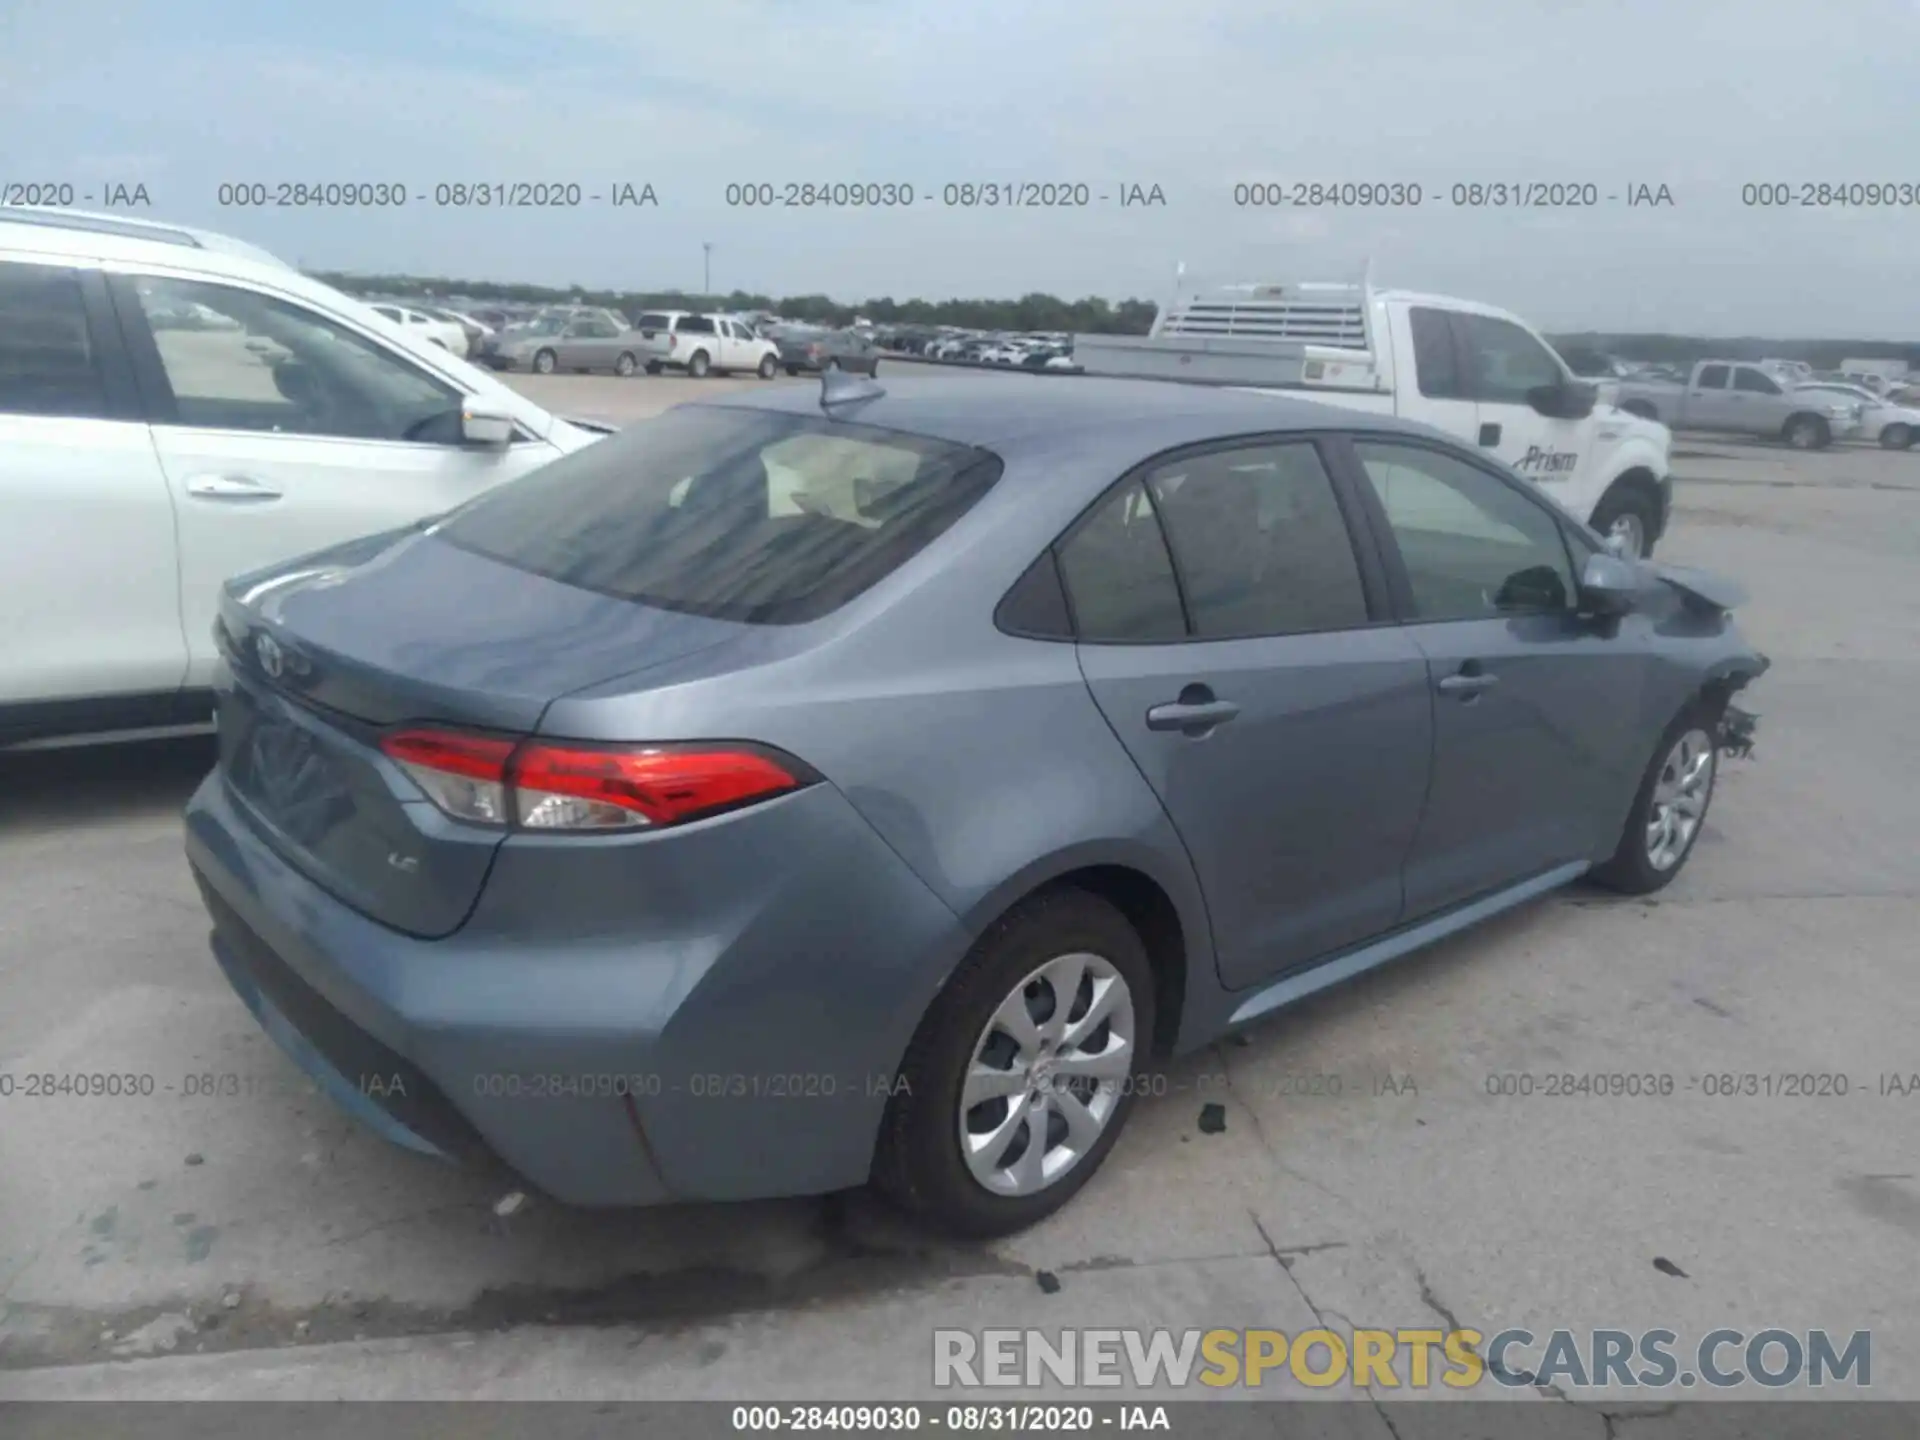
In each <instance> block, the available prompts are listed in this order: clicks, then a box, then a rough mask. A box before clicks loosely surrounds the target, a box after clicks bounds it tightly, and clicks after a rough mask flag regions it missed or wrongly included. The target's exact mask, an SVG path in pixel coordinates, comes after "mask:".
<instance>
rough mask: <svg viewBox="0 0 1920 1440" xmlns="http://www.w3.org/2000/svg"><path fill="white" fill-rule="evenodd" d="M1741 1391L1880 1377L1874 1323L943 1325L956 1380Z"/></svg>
mask: <svg viewBox="0 0 1920 1440" xmlns="http://www.w3.org/2000/svg"><path fill="white" fill-rule="evenodd" d="M1488 1381H1491V1382H1492V1383H1494V1384H1496V1385H1502V1386H1506V1387H1508V1388H1512V1389H1520V1388H1525V1387H1530V1386H1547V1385H1551V1386H1554V1387H1556V1388H1559V1389H1561V1390H1586V1389H1599V1388H1608V1389H1613V1388H1624V1389H1651V1390H1670V1389H1682V1390H1688V1389H1696V1388H1697V1387H1700V1386H1706V1387H1708V1388H1709V1389H1714V1390H1727V1389H1732V1388H1734V1387H1737V1386H1748V1385H1752V1386H1759V1387H1762V1388H1764V1389H1770V1390H1779V1389H1783V1388H1786V1387H1789V1386H1805V1387H1807V1388H1810V1389H1821V1388H1824V1387H1826V1386H1830V1385H1849V1386H1852V1387H1854V1388H1857V1389H1862V1390H1864V1389H1867V1388H1868V1387H1869V1386H1870V1385H1871V1384H1872V1383H1873V1335H1872V1332H1871V1331H1866V1330H1855V1331H1852V1332H1851V1333H1849V1334H1846V1335H1844V1336H1841V1335H1838V1334H1835V1333H1829V1332H1828V1331H1825V1330H1805V1331H1794V1330H1783V1329H1778V1328H1769V1329H1764V1330H1756V1331H1751V1332H1749V1331H1745V1330H1713V1331H1709V1332H1708V1333H1707V1334H1706V1335H1704V1336H1702V1337H1701V1338H1700V1339H1699V1341H1698V1342H1696V1343H1694V1344H1692V1345H1691V1346H1688V1345H1685V1344H1683V1343H1682V1342H1681V1340H1680V1337H1679V1335H1678V1334H1676V1333H1675V1332H1674V1331H1672V1330H1643V1331H1637V1332H1636V1331H1629V1330H1604V1329H1603V1330H1554V1331H1552V1332H1550V1333H1548V1334H1545V1335H1536V1334H1534V1332H1532V1331H1530V1330H1521V1329H1511V1330H1502V1331H1500V1332H1499V1333H1497V1334H1495V1335H1492V1336H1487V1335H1484V1334H1482V1333H1481V1332H1480V1331H1478V1330H1465V1329H1457V1330H1427V1329H1406V1330H1379V1329H1353V1330H1346V1331H1339V1330H1333V1329H1327V1328H1320V1329H1313V1330H1302V1331H1300V1332H1299V1333H1297V1334H1294V1335H1288V1334H1287V1333H1286V1332H1285V1331H1283V1330H1178V1331H1176V1330H1057V1331H1052V1332H1048V1331H1043V1330H980V1331H972V1330H936V1331H934V1332H933V1383H934V1385H935V1386H937V1387H940V1388H942V1389H947V1388H961V1389H993V1388H1003V1387H1004V1388H1024V1389H1030V1390H1032V1389H1042V1388H1045V1387H1048V1386H1063V1387H1066V1388H1069V1389H1079V1388H1082V1387H1091V1388H1112V1387H1121V1386H1131V1387H1133V1388H1135V1389H1140V1390H1149V1389H1155V1388H1159V1387H1170V1388H1172V1389H1176V1390H1178V1389H1184V1388H1186V1387H1188V1386H1190V1385H1195V1384H1199V1385H1205V1386H1210V1387H1213V1388H1215V1389H1219V1388H1225V1387H1232V1386H1241V1387H1248V1388H1258V1387H1260V1386H1262V1385H1268V1384H1271V1385H1274V1386H1276V1387H1278V1386H1282V1385H1287V1384H1295V1385H1304V1386H1307V1387H1309V1388H1313V1389H1326V1388H1329V1387H1332V1386H1339V1385H1347V1386H1352V1387H1353V1388H1355V1389H1374V1388H1379V1389H1386V1390H1399V1389H1407V1390H1427V1389H1432V1388H1434V1387H1436V1386H1442V1387H1445V1388H1446V1389H1449V1390H1469V1389H1473V1388H1474V1387H1476V1386H1481V1385H1484V1384H1485V1383H1487V1382H1488Z"/></svg>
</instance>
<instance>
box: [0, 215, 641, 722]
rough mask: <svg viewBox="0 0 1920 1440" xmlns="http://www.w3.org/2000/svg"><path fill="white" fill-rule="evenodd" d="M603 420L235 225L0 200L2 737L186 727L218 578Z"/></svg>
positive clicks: (471, 479) (493, 470) (207, 652)
mask: <svg viewBox="0 0 1920 1440" xmlns="http://www.w3.org/2000/svg"><path fill="white" fill-rule="evenodd" d="M604 433H606V427H604V426H598V427H596V426H591V425H583V424H578V423H575V422H570V421H566V420H561V419H559V418H557V417H555V416H553V415H550V414H548V413H547V412H546V411H545V410H542V409H541V408H540V407H539V406H537V405H534V404H532V403H530V402H529V401H527V400H526V399H524V398H522V397H521V396H520V395H518V394H516V393H514V392H513V391H512V390H509V389H508V388H507V387H506V386H504V385H502V384H501V383H500V382H499V381H497V380H495V379H493V378H492V377H490V376H488V375H486V374H484V373H482V372H481V371H479V370H477V369H475V368H474V367H473V366H471V365H468V364H467V363H466V362H465V361H463V360H460V359H457V358H455V357H454V356H453V355H452V354H450V353H449V352H448V351H447V350H445V349H443V348H441V347H440V346H439V345H436V344H434V343H433V342H432V341H431V340H429V339H427V338H425V337H424V336H422V335H421V334H420V333H419V330H418V329H416V328H413V327H406V328H401V327H396V326H395V325H394V324H393V323H392V322H390V321H388V320H386V319H384V318H382V317H381V316H378V315H376V314H375V313H374V312H373V311H372V310H371V309H370V308H369V307H367V306H366V305H363V304H361V303H360V302H359V301H357V300H353V299H350V298H348V297H347V296H345V295H342V294H340V293H339V292H338V291H336V290H333V289H330V288H329V287H327V286H325V285H322V284H319V283H318V282H316V281H313V280H310V279H308V278H306V277H305V276H303V275H301V274H300V273H299V272H298V271H296V270H294V269H293V268H292V267H291V266H289V265H287V264H285V263H284V262H282V261H280V260H277V259H275V258H274V257H273V256H271V255H268V254H266V253H265V252H264V251H261V250H256V249H255V248H254V247H252V246H250V245H246V244H243V243H242V242H240V241H237V240H232V239H229V238H227V237H225V236H221V235H213V234H209V233H207V232H204V231H196V230H186V229H179V228H174V227H170V226H165V225H156V224H152V223H149V222H145V221H136V220H130V219H126V218H124V217H117V216H97V215H85V214H79V213H76V212H72V211H49V210H38V209H31V210H26V209H8V208H0V634H4V635H5V636H6V637H7V638H6V642H5V645H4V646H3V647H0V657H3V658H0V748H6V747H8V746H17V745H21V744H50V743H62V742H65V741H67V740H70V739H73V738H76V737H92V736H101V737H108V736H113V737H124V736H134V735H143V734H154V733H167V732H182V731H187V730H191V729H197V728H201V727H204V726H205V725H207V724H208V723H209V718H210V716H211V714H212V711H213V703H212V698H211V694H210V690H209V686H210V685H211V683H212V680H213V674H214V668H215V651H214V645H213V622H214V615H215V607H216V603H217V600H218V595H219V590H220V585H221V582H222V581H224V580H226V579H227V578H228V577H230V576H233V575H237V574H243V573H245V572H247V571H250V570H253V569H256V568H259V567H262V566H266V565H271V564H275V563H278V562H279V561H282V560H285V559H289V558H291V557H293V556H296V555H300V554H303V553H305V552H307V551H311V550H317V549H320V548H322V547H324V546H328V545H333V544H336V543H338V542H340V541H343V540H348V539H352V538H354V537H355V536H359V535H365V534H371V533H374V532H377V531H381V530H388V529H393V528H396V527H399V526H402V525H408V524H413V523H415V522H417V521H420V520H422V519H424V518H426V517H428V516H432V515H436V514H439V513H441V512H443V511H446V510H449V509H452V508H453V507H454V506H456V505H459V504H460V503H462V502H464V501H466V500H468V499H471V498H472V497H473V496H474V495H477V494H479V493H480V492H481V491H483V490H485V489H487V488H489V487H490V486H494V485H497V484H499V483H500V482H502V481H504V480H508V479H512V478H513V477H515V476H519V475H523V474H525V473H526V472H527V471H529V470H531V469H533V468H534V467H535V466H538V465H541V464H544V463H545V462H546V461H548V460H550V459H553V458H554V457H556V456H558V455H561V454H564V453H566V452H568V451H571V450H577V449H579V448H581V447H582V446H584V445H588V444H590V443H592V442H593V441H594V440H596V439H598V438H599V436H600V435H601V434H604Z"/></svg>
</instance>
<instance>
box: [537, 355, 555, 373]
mask: <svg viewBox="0 0 1920 1440" xmlns="http://www.w3.org/2000/svg"><path fill="white" fill-rule="evenodd" d="M554 362H555V356H554V353H553V351H551V350H542V351H541V352H540V353H539V354H538V355H536V356H534V357H533V368H534V372H535V373H536V374H540V375H551V374H552V373H553V367H554Z"/></svg>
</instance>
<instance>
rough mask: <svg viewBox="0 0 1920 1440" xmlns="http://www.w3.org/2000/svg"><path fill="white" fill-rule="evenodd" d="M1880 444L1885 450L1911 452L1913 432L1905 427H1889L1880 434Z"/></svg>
mask: <svg viewBox="0 0 1920 1440" xmlns="http://www.w3.org/2000/svg"><path fill="white" fill-rule="evenodd" d="M1880 444H1881V446H1882V448H1884V449H1887V450H1911V449H1912V448H1913V431H1911V430H1909V429H1908V428H1907V427H1906V426H1905V425H1889V426H1887V428H1886V429H1884V430H1882V431H1881V432H1880Z"/></svg>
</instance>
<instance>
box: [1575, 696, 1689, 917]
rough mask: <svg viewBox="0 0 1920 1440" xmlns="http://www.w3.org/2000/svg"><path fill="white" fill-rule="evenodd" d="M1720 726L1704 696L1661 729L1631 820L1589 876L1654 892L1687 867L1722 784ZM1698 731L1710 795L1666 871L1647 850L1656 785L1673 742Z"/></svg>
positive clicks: (1628, 890)
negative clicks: (1704, 746) (1703, 737)
mask: <svg viewBox="0 0 1920 1440" xmlns="http://www.w3.org/2000/svg"><path fill="white" fill-rule="evenodd" d="M1719 728H1720V716H1719V714H1718V713H1717V712H1716V711H1715V710H1714V708H1713V707H1711V706H1710V705H1708V704H1707V703H1706V702H1705V701H1696V702H1695V703H1693V704H1691V705H1689V706H1688V707H1687V708H1686V709H1685V710H1682V711H1681V712H1680V713H1679V714H1678V715H1677V716H1675V717H1674V720H1673V723H1672V724H1671V725H1669V726H1667V728H1666V729H1665V730H1664V731H1663V732H1662V733H1661V735H1660V743H1659V744H1658V745H1657V746H1655V747H1654V751H1653V758H1652V759H1650V760H1649V761H1648V762H1647V768H1646V771H1645V773H1643V774H1642V775H1641V777H1640V788H1639V789H1638V790H1636V791H1635V792H1634V796H1633V808H1632V809H1631V810H1629V811H1628V812H1627V823H1626V827H1625V829H1623V830H1622V831H1621V832H1620V843H1619V844H1618V845H1617V846H1616V847H1615V848H1614V852H1613V854H1612V855H1611V856H1609V857H1608V858H1607V860H1606V861H1605V863H1603V864H1601V865H1599V866H1598V867H1596V868H1595V869H1594V870H1593V871H1592V872H1591V874H1590V875H1589V877H1588V878H1590V879H1591V880H1592V881H1593V882H1594V883H1595V884H1597V885H1601V886H1604V887H1605V888H1606V889H1608V890H1613V891H1617V892H1618V893H1620V894H1622V895H1651V894H1653V892H1654V891H1656V890H1664V889H1666V887H1667V886H1669V885H1671V884H1672V883H1673V881H1674V879H1675V877H1676V876H1678V875H1679V874H1680V872H1681V871H1682V870H1684V869H1686V868H1687V861H1688V860H1690V859H1692V858H1693V852H1694V849H1695V847H1696V846H1698V845H1699V843H1700V834H1701V832H1702V831H1703V830H1705V829H1706V825H1707V816H1708V814H1709V813H1710V812H1711V811H1712V809H1713V793H1714V791H1715V790H1716V789H1717V788H1718V784H1719V778H1720V750H1719ZM1695 730H1697V731H1700V732H1702V733H1704V734H1705V735H1706V737H1707V745H1708V757H1709V758H1708V762H1707V763H1708V766H1709V767H1710V768H1709V771H1708V776H1707V793H1706V800H1705V803H1704V804H1703V805H1702V806H1701V808H1700V815H1699V818H1698V820H1697V821H1696V822H1695V824H1694V829H1693V834H1692V835H1690V836H1689V837H1688V838H1687V842H1686V848H1685V849H1684V850H1683V851H1682V852H1681V854H1680V858H1679V859H1678V860H1676V861H1674V862H1673V863H1672V864H1671V865H1669V866H1667V868H1665V869H1664V870H1663V869H1661V868H1659V867H1658V866H1656V865H1655V864H1654V863H1653V861H1652V859H1651V858H1650V856H1649V854H1648V844H1647V834H1648V827H1649V826H1650V825H1651V824H1652V821H1653V805H1654V789H1655V787H1656V786H1657V785H1658V784H1659V782H1660V778H1661V773H1662V771H1663V770H1664V769H1665V768H1666V765H1667V761H1668V758H1669V757H1670V756H1671V755H1672V754H1673V751H1674V747H1675V746H1676V745H1678V744H1679V743H1680V740H1681V737H1683V736H1684V735H1686V734H1687V733H1688V732H1689V731H1695Z"/></svg>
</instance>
